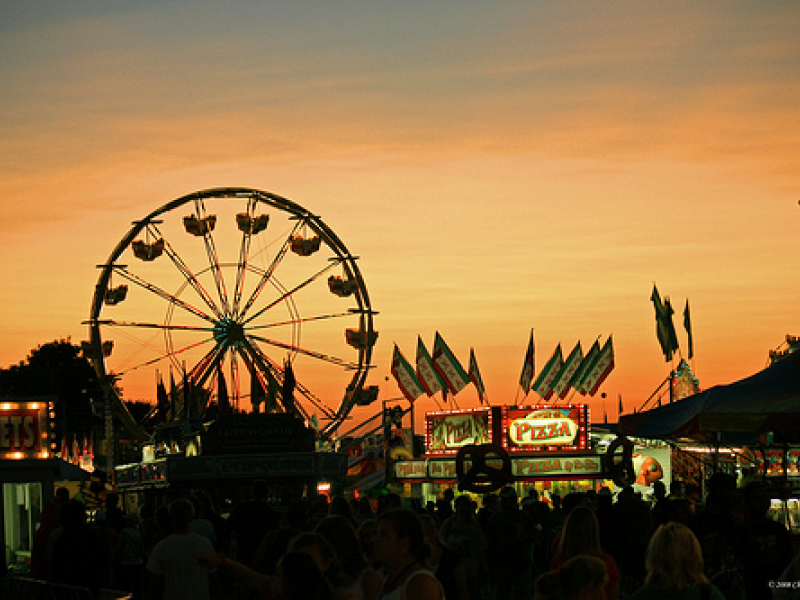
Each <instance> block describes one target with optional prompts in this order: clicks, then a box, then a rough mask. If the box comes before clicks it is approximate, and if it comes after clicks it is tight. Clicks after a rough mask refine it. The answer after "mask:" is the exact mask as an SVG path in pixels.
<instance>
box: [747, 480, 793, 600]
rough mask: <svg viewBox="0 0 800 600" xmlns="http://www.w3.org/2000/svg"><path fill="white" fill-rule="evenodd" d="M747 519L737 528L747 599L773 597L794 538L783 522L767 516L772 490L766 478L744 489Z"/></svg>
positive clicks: (789, 558) (788, 557)
mask: <svg viewBox="0 0 800 600" xmlns="http://www.w3.org/2000/svg"><path fill="white" fill-rule="evenodd" d="M742 498H743V500H744V521H743V522H742V523H741V524H739V525H738V526H737V528H736V535H735V540H736V542H737V545H738V546H737V547H738V551H739V556H740V559H741V564H742V566H743V574H744V580H745V586H746V597H747V600H769V599H770V598H772V591H771V589H770V582H774V581H775V580H777V579H778V578H779V577H780V575H781V573H783V571H784V570H785V569H786V567H787V566H788V565H789V561H790V560H791V557H792V538H791V534H790V533H789V530H788V529H786V526H785V525H784V524H783V523H779V522H778V521H775V520H773V519H770V518H769V517H768V516H767V512H768V511H769V508H770V500H771V495H770V490H769V487H768V486H767V484H766V483H765V482H763V481H753V482H750V483H748V484H747V486H745V488H744V489H743V490H742Z"/></svg>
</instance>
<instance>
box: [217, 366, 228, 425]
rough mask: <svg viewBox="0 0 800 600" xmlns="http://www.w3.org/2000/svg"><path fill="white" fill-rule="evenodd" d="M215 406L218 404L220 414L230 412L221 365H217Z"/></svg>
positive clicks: (226, 387)
mask: <svg viewBox="0 0 800 600" xmlns="http://www.w3.org/2000/svg"><path fill="white" fill-rule="evenodd" d="M217 406H219V413H220V414H221V415H228V414H230V413H231V401H230V398H229V397H228V386H227V384H226V383H225V374H224V373H223V372H222V366H221V365H217Z"/></svg>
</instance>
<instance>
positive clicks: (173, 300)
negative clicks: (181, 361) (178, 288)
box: [114, 266, 216, 323]
mask: <svg viewBox="0 0 800 600" xmlns="http://www.w3.org/2000/svg"><path fill="white" fill-rule="evenodd" d="M114 272H115V273H117V274H119V275H121V276H122V277H124V278H125V279H127V280H128V281H130V282H131V283H135V284H136V285H138V286H141V287H142V288H144V289H146V290H147V291H149V292H152V293H153V294H155V295H156V296H158V297H159V298H161V299H162V300H166V301H167V302H169V303H170V304H172V305H173V306H176V307H179V308H182V309H183V310H186V311H188V312H190V313H192V314H193V315H195V316H197V317H200V318H201V319H204V320H206V321H208V322H210V323H215V322H216V321H215V319H214V317H212V316H211V315H208V314H206V313H204V312H203V311H202V310H200V309H199V308H195V307H194V306H192V305H191V304H189V303H188V302H185V301H184V300H181V299H180V298H178V297H177V296H174V295H172V294H170V293H169V292H167V291H165V290H163V289H161V288H160V287H158V286H157V285H154V284H152V283H150V282H149V281H145V280H144V279H142V278H141V277H139V276H138V275H136V274H135V273H131V272H130V271H128V270H127V269H125V268H124V267H120V266H118V267H117V268H116V269H115V270H114Z"/></svg>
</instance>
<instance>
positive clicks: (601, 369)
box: [581, 336, 614, 396]
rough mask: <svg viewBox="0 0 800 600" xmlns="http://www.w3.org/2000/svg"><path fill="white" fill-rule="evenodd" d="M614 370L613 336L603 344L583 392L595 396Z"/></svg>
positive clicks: (582, 387)
mask: <svg viewBox="0 0 800 600" xmlns="http://www.w3.org/2000/svg"><path fill="white" fill-rule="evenodd" d="M613 369H614V345H613V342H612V341H611V336H608V340H606V343H605V344H603V348H602V350H600V353H599V354H598V355H597V359H596V360H595V362H594V364H593V365H592V368H591V371H590V372H589V374H588V375H587V376H586V380H585V381H584V382H583V385H582V386H581V392H582V393H583V392H584V391H585V392H586V393H587V394H589V395H590V396H594V395H595V393H596V392H597V389H598V388H599V387H600V385H601V384H602V383H603V382H604V381H605V379H606V377H608V374H609V373H611V371H612V370H613Z"/></svg>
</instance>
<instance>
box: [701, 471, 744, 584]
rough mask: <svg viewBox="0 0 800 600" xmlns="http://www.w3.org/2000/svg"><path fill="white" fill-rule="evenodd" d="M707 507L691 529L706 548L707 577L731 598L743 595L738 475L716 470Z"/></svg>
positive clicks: (711, 480) (709, 481) (704, 551)
mask: <svg viewBox="0 0 800 600" xmlns="http://www.w3.org/2000/svg"><path fill="white" fill-rule="evenodd" d="M707 489H708V494H707V495H706V505H705V508H704V509H703V510H702V511H700V513H698V515H697V516H696V517H695V519H694V521H693V522H692V531H693V532H694V534H695V536H696V537H697V540H698V541H699V542H700V548H701V549H702V551H703V564H704V565H705V574H706V576H707V577H708V579H709V580H710V581H711V583H713V584H714V585H716V586H717V587H718V588H719V589H720V590H721V591H722V593H723V594H724V595H725V598H727V599H728V600H740V599H742V598H744V591H745V580H744V567H743V565H742V564H741V556H740V554H739V553H737V551H736V548H737V540H736V524H737V517H736V512H738V510H737V505H738V503H739V498H740V496H739V492H738V490H737V489H736V479H735V478H734V477H733V476H732V475H729V474H727V473H715V474H714V475H712V476H711V477H710V478H709V480H708V485H707Z"/></svg>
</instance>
